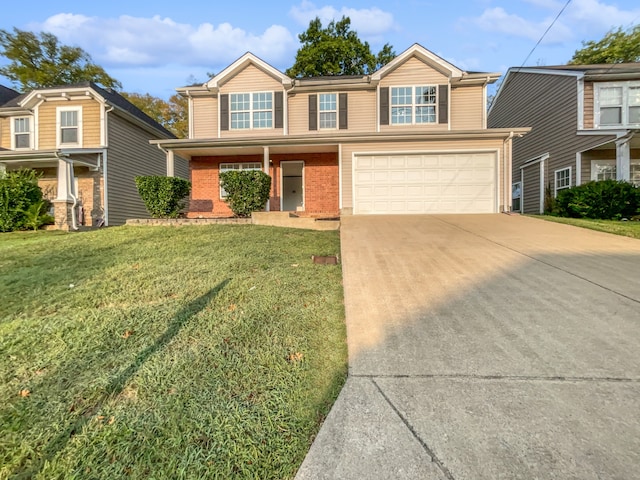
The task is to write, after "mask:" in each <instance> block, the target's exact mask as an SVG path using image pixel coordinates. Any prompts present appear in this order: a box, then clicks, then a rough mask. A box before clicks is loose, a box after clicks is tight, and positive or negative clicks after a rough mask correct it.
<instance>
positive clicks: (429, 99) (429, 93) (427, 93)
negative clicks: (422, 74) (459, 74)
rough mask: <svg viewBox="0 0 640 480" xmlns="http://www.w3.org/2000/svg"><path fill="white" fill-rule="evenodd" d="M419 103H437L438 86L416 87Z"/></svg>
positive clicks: (417, 101) (417, 102)
mask: <svg viewBox="0 0 640 480" xmlns="http://www.w3.org/2000/svg"><path fill="white" fill-rule="evenodd" d="M416 104H417V105H435V104H436V87H433V86H431V87H416Z"/></svg>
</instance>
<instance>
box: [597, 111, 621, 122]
mask: <svg viewBox="0 0 640 480" xmlns="http://www.w3.org/2000/svg"><path fill="white" fill-rule="evenodd" d="M621 123H622V107H602V108H601V109H600V125H620V124H621Z"/></svg>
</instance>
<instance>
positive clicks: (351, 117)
mask: <svg viewBox="0 0 640 480" xmlns="http://www.w3.org/2000/svg"><path fill="white" fill-rule="evenodd" d="M321 93H335V94H336V95H339V94H340V93H346V94H347V106H348V109H347V111H348V119H347V123H348V127H349V128H348V129H347V130H341V132H343V133H344V132H349V133H373V132H375V131H376V91H375V90H363V91H349V92H340V91H338V90H326V91H322V92H313V93H296V94H293V95H290V96H289V99H288V105H289V134H290V135H323V134H326V133H327V130H326V129H321V128H318V129H317V130H309V95H320V94H321ZM336 131H338V129H336Z"/></svg>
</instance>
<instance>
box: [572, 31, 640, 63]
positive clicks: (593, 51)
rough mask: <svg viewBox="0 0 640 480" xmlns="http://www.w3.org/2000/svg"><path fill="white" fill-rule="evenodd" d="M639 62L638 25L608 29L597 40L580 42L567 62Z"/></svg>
mask: <svg viewBox="0 0 640 480" xmlns="http://www.w3.org/2000/svg"><path fill="white" fill-rule="evenodd" d="M627 62H640V25H636V26H634V27H631V28H629V29H628V30H623V29H622V27H618V28H617V29H614V30H610V31H609V32H608V33H607V34H606V35H605V36H604V37H603V38H602V40H599V41H594V40H590V41H588V42H582V48H581V49H580V50H576V53H574V54H573V58H572V59H571V60H570V61H569V64H573V65H593V64H598V63H627Z"/></svg>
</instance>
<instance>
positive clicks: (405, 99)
mask: <svg viewBox="0 0 640 480" xmlns="http://www.w3.org/2000/svg"><path fill="white" fill-rule="evenodd" d="M412 90H413V88H412V87H394V88H392V89H391V105H411V104H412V102H411V91H412Z"/></svg>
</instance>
